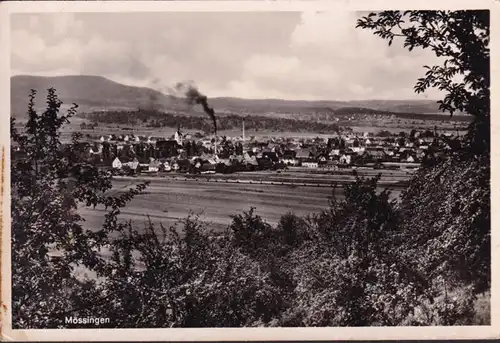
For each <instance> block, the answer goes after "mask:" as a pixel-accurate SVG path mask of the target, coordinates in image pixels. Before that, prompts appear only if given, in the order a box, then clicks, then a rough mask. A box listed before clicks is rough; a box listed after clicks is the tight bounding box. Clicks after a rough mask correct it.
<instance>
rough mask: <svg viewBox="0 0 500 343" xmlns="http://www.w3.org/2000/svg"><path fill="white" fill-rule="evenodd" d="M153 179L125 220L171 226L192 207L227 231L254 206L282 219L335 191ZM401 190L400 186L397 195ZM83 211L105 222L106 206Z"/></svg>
mask: <svg viewBox="0 0 500 343" xmlns="http://www.w3.org/2000/svg"><path fill="white" fill-rule="evenodd" d="M150 181H151V184H150V185H149V187H148V188H147V189H146V191H145V193H144V194H141V195H138V196H137V197H136V198H135V199H134V200H133V201H132V202H131V203H130V204H129V206H127V207H126V208H125V209H124V211H123V213H122V215H121V218H122V219H123V220H132V222H133V223H134V224H136V225H144V223H145V221H147V216H149V217H150V218H151V221H152V222H154V223H157V224H158V223H162V224H163V225H165V226H169V225H172V224H175V223H176V222H177V221H179V220H182V219H183V218H186V217H187V215H188V214H189V213H190V212H192V213H194V214H198V215H199V218H200V220H202V221H204V222H209V223H211V226H212V227H214V228H216V229H219V230H222V229H224V228H225V227H227V225H228V224H229V223H230V222H231V218H230V216H231V215H234V214H241V213H242V212H243V211H248V210H249V209H250V207H252V206H253V207H255V208H256V213H257V214H258V215H260V216H262V217H263V218H264V219H265V220H266V221H268V222H269V223H271V224H276V223H277V222H278V221H279V219H280V217H281V215H283V214H285V213H286V212H290V211H292V212H294V213H296V214H297V215H306V214H309V213H312V212H318V211H321V210H323V209H325V208H327V206H328V199H329V197H330V196H331V195H332V188H329V187H303V186H293V187H291V186H286V185H284V186H282V185H257V184H252V185H249V184H235V183H215V182H206V181H201V180H200V181H193V180H188V181H178V180H174V179H171V178H151V180H150ZM140 182H142V181H141V179H140V178H134V179H127V178H124V179H117V180H115V181H114V186H115V188H114V189H113V190H112V191H111V192H112V193H118V192H120V191H124V190H126V189H129V188H130V187H133V186H134V185H136V184H138V183H140ZM399 193H400V191H398V190H395V191H394V192H393V196H394V197H396V196H398V195H399ZM335 195H336V196H340V197H341V196H342V190H341V189H339V188H337V189H335ZM79 211H80V213H81V214H82V216H83V217H84V218H85V219H86V223H85V224H84V225H85V227H87V228H89V229H96V228H98V227H100V225H102V222H103V220H104V213H105V212H104V210H103V209H102V208H97V209H91V208H81V209H80V210H79Z"/></svg>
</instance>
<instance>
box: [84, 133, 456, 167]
mask: <svg viewBox="0 0 500 343" xmlns="http://www.w3.org/2000/svg"><path fill="white" fill-rule="evenodd" d="M444 142H445V141H444V140H441V139H439V138H438V137H435V136H434V135H429V134H426V135H422V134H421V133H419V132H414V133H412V135H411V136H410V135H404V134H403V135H401V134H399V135H392V136H389V137H387V136H384V137H378V136H374V135H369V134H366V133H365V134H357V133H349V134H346V135H337V136H335V137H330V138H319V137H317V138H302V139H299V138H270V139H266V140H265V141H259V140H256V139H254V138H252V139H249V140H246V139H245V138H244V136H242V137H233V138H231V137H218V138H217V139H215V138H211V139H203V138H199V139H193V137H192V136H190V135H183V134H182V133H181V132H180V130H177V131H176V132H175V134H174V135H173V136H172V137H170V138H169V139H162V138H160V137H157V138H154V137H147V138H145V137H143V138H141V137H140V136H133V135H125V136H118V137H117V136H113V135H110V136H109V137H100V138H99V139H98V142H95V143H94V144H90V145H89V146H87V148H86V152H87V155H86V156H90V157H89V158H93V159H94V161H96V163H100V164H101V165H105V166H107V167H112V168H115V169H118V170H124V171H129V172H137V171H144V172H154V173H155V172H160V171H165V172H169V171H178V172H199V173H215V172H221V173H222V172H224V173H227V172H235V171H249V170H257V169H281V168H285V167H287V166H296V167H300V166H301V167H304V168H310V169H315V168H331V169H336V168H342V167H349V166H374V167H387V168H393V167H394V168H404V167H416V166H418V165H420V163H421V162H422V160H423V159H424V158H425V157H426V156H427V155H428V154H429V153H433V154H435V153H439V152H440V151H443V150H444V149H446V148H447V146H446V143H444Z"/></svg>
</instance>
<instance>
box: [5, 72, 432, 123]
mask: <svg viewBox="0 0 500 343" xmlns="http://www.w3.org/2000/svg"><path fill="white" fill-rule="evenodd" d="M51 87H53V88H55V89H56V90H57V94H58V96H59V98H60V99H61V100H62V101H63V103H64V104H65V105H71V104H72V103H76V104H78V106H79V112H91V111H101V110H124V111H134V110H137V109H138V108H148V109H156V110H161V111H165V112H181V113H182V112H186V111H190V112H191V111H196V112H201V109H197V108H193V109H191V108H189V107H188V106H187V105H186V103H185V102H184V100H183V99H181V98H176V97H174V96H172V95H167V94H163V93H161V92H159V91H157V90H154V89H151V88H147V87H135V86H127V85H123V84H120V83H118V82H115V81H111V80H109V79H107V78H105V77H102V76H92V75H72V76H55V77H45V76H29V75H18V76H13V77H11V114H12V115H13V116H15V117H20V116H24V115H25V114H26V112H27V106H28V101H29V97H28V95H29V93H30V90H31V89H35V90H37V92H38V96H37V101H36V105H37V107H40V108H43V106H44V105H45V95H46V90H47V89H48V88H51ZM201 91H203V90H201ZM209 104H210V105H211V106H212V107H213V108H214V109H215V110H216V112H217V113H218V114H223V113H234V114H244V115H252V114H258V115H263V114H264V115H279V116H283V117H295V118H299V117H301V118H303V119H304V118H307V119H309V120H316V119H318V118H319V117H320V116H321V115H322V114H323V115H324V114H330V115H335V114H339V115H340V114H342V115H346V114H349V113H350V112H352V113H363V114H391V113H397V112H399V113H404V114H408V113H415V114H438V113H441V112H440V111H439V109H438V104H437V103H436V101H435V100H407V101H405V100H361V101H329V100H324V101H323V100H321V101H307V100H281V99H242V98H231V97H219V98H211V99H209Z"/></svg>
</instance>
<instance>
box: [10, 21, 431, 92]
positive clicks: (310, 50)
mask: <svg viewBox="0 0 500 343" xmlns="http://www.w3.org/2000/svg"><path fill="white" fill-rule="evenodd" d="M181 17H182V18H181ZM358 17H359V16H358V15H357V14H356V13H354V12H324V13H316V12H304V13H302V14H300V15H299V14H298V13H295V14H293V15H292V16H291V15H290V14H289V13H286V14H282V13H278V12H276V13H267V14H266V15H263V14H259V13H255V14H253V13H239V14H234V13H207V14H203V13H183V14H182V16H181V15H180V14H177V15H176V14H175V13H165V14H161V13H156V14H154V15H152V14H150V15H148V14H141V13H137V14H135V13H128V14H119V13H115V14H109V15H104V14H102V13H101V14H78V15H75V14H72V13H57V14H40V15H23V16H18V15H16V17H15V19H13V29H12V50H11V54H12V59H11V60H12V69H13V73H24V74H36V75H42V74H43V75H50V73H51V72H53V74H54V75H60V74H59V73H63V72H68V73H72V74H94V75H101V76H105V77H108V78H110V79H112V80H115V81H118V82H122V83H126V84H129V85H137V86H150V87H153V88H156V89H159V90H166V89H167V88H168V87H169V86H172V85H173V84H175V83H176V82H178V81H188V80H194V81H196V83H197V84H198V85H199V87H200V89H201V90H202V91H203V92H204V93H206V94H207V95H209V96H235V97H248V98H284V99H333V100H350V99H403V98H404V99H408V98H416V97H417V96H416V95H415V94H414V92H413V86H414V84H415V82H416V81H417V78H418V77H421V76H422V75H423V73H424V72H425V71H424V69H423V68H422V66H423V65H424V64H431V65H432V64H434V63H435V62H436V60H437V59H436V57H435V56H433V54H432V53H429V52H427V51H422V50H420V51H419V50H415V51H412V52H408V51H406V50H405V49H403V48H402V44H399V43H400V42H399V43H398V42H396V41H395V42H394V44H393V46H391V47H389V46H388V45H387V41H384V40H382V39H380V38H379V37H377V36H374V35H373V33H372V32H370V31H367V30H362V29H356V28H355V25H356V20H357V18H358ZM190 18H191V19H192V20H190ZM134 19H135V20H134ZM181 19H182V20H181ZM110 22H112V23H111V24H110ZM235 23H239V24H241V25H232V26H231V25H229V24H235ZM255 23H258V25H256V24H255ZM214 24H217V25H214ZM275 28H279V29H275ZM153 81H155V82H153ZM428 96H429V97H431V98H437V97H439V96H440V95H439V94H438V93H437V92H430V93H429V94H428Z"/></svg>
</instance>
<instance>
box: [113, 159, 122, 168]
mask: <svg viewBox="0 0 500 343" xmlns="http://www.w3.org/2000/svg"><path fill="white" fill-rule="evenodd" d="M111 166H112V167H113V168H114V169H122V167H123V164H122V162H121V161H120V159H119V158H118V157H116V158H115V159H114V160H113V162H112V163H111Z"/></svg>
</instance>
